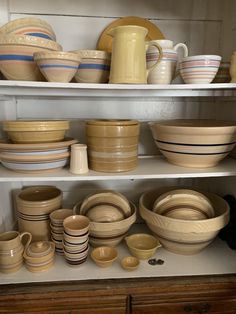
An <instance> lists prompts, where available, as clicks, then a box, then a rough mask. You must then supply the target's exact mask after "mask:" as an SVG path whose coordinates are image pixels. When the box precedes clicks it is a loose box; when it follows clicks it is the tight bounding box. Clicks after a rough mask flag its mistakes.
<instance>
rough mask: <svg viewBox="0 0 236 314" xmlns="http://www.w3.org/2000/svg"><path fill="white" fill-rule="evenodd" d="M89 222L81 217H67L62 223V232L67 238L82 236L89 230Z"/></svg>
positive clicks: (84, 217)
mask: <svg viewBox="0 0 236 314" xmlns="http://www.w3.org/2000/svg"><path fill="white" fill-rule="evenodd" d="M89 224H90V220H89V219H88V218H87V217H86V216H83V215H73V216H69V217H67V218H66V219H64V221H63V227H64V232H65V233H66V234H67V235H69V236H80V235H84V234H86V233H87V232H88V230H89Z"/></svg>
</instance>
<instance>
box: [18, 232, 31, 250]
mask: <svg viewBox="0 0 236 314" xmlns="http://www.w3.org/2000/svg"><path fill="white" fill-rule="evenodd" d="M26 235H27V236H28V237H29V239H28V241H27V242H26V244H25V246H24V251H25V250H26V249H27V247H28V246H29V244H30V242H31V241H32V234H31V233H30V232H27V231H25V232H21V233H20V240H21V241H22V238H23V237H24V236H26Z"/></svg>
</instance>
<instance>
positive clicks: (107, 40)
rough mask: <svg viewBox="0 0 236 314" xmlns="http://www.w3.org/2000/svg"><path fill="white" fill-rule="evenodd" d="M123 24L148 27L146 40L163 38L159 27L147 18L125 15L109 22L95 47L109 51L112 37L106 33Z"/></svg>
mask: <svg viewBox="0 0 236 314" xmlns="http://www.w3.org/2000/svg"><path fill="white" fill-rule="evenodd" d="M123 25H138V26H143V27H146V28H147V29H148V34H147V36H146V40H147V41H150V40H154V39H165V37H164V35H163V34H162V32H161V31H160V29H159V28H158V27H157V26H156V25H155V24H153V23H152V22H150V21H149V20H147V19H143V18H141V17H137V16H126V17H122V18H120V19H118V20H115V21H113V22H111V24H109V25H108V26H107V27H106V28H105V29H104V30H103V32H102V33H101V35H100V37H99V39H98V42H97V49H98V50H105V51H108V52H111V51H112V37H111V36H109V35H108V32H109V31H110V29H112V28H114V27H117V26H123Z"/></svg>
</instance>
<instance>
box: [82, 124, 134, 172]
mask: <svg viewBox="0 0 236 314" xmlns="http://www.w3.org/2000/svg"><path fill="white" fill-rule="evenodd" d="M139 128H140V125H139V122H138V121H136V120H115V119H114V120H106V119H104V120H90V121H87V123H86V138H87V145H88V158H89V168H90V169H92V170H95V171H101V172H122V171H130V170H133V169H134V168H136V167H137V164H138V138H139Z"/></svg>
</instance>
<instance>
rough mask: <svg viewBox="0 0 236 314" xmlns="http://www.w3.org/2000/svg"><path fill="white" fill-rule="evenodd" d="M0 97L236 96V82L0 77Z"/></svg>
mask: <svg viewBox="0 0 236 314" xmlns="http://www.w3.org/2000/svg"><path fill="white" fill-rule="evenodd" d="M0 95H1V98H0V99H3V100H4V99H6V98H8V97H22V98H24V97H37V98H40V97H50V98H51V97H54V98H55V97H76V98H78V97H115V98H117V97H118V98H127V97H128V98H130V97H132V98H135V97H138V98H140V97H144V98H147V97H151V98H153V97H196V96H198V97H202V96H205V97H206V96H215V97H217V96H226V97H229V96H236V83H220V84H170V85H152V84H85V83H82V84H81V83H50V82H31V81H29V82H28V81H8V80H0Z"/></svg>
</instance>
